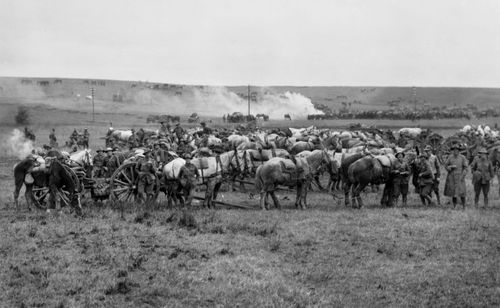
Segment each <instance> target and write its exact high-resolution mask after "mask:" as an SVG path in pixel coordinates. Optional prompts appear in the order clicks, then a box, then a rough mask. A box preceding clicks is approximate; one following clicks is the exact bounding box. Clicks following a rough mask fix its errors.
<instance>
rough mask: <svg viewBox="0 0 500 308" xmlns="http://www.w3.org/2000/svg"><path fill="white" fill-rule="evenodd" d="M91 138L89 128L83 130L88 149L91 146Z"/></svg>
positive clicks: (85, 144)
mask: <svg viewBox="0 0 500 308" xmlns="http://www.w3.org/2000/svg"><path fill="white" fill-rule="evenodd" d="M89 140H90V133H89V130H88V129H87V128H85V129H84V130H83V146H84V147H85V148H86V149H88V148H89Z"/></svg>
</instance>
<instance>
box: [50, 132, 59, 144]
mask: <svg viewBox="0 0 500 308" xmlns="http://www.w3.org/2000/svg"><path fill="white" fill-rule="evenodd" d="M49 145H50V147H52V148H57V146H58V144H57V138H56V130H55V129H54V128H53V129H52V131H51V132H50V134H49Z"/></svg>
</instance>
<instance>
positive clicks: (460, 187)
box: [444, 153, 467, 208]
mask: <svg viewBox="0 0 500 308" xmlns="http://www.w3.org/2000/svg"><path fill="white" fill-rule="evenodd" d="M444 167H445V169H446V170H447V171H448V175H447V176H446V183H445V186H444V195H445V196H447V197H451V198H452V201H453V206H454V207H455V206H456V205H457V197H460V199H461V202H462V205H463V207H464V208H465V175H466V174H467V159H466V158H465V156H463V155H462V154H459V153H458V155H456V156H455V154H451V155H450V156H448V159H447V160H446V162H445V163H444Z"/></svg>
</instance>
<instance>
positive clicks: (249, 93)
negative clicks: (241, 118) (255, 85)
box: [248, 85, 250, 115]
mask: <svg viewBox="0 0 500 308" xmlns="http://www.w3.org/2000/svg"><path fill="white" fill-rule="evenodd" d="M248 115H250V85H248Z"/></svg>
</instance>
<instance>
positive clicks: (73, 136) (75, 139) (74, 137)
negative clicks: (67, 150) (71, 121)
mask: <svg viewBox="0 0 500 308" xmlns="http://www.w3.org/2000/svg"><path fill="white" fill-rule="evenodd" d="M69 140H70V142H71V145H73V144H77V142H78V132H77V131H76V128H75V129H74V130H73V132H72V133H71V135H70V136H69Z"/></svg>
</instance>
